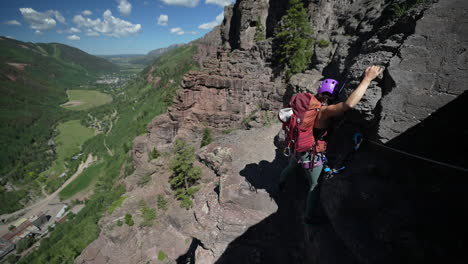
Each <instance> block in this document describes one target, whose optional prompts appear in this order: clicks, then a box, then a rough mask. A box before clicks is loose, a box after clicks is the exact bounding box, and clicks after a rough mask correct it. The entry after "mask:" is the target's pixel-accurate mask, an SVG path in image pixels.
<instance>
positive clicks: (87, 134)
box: [41, 120, 94, 180]
mask: <svg viewBox="0 0 468 264" xmlns="http://www.w3.org/2000/svg"><path fill="white" fill-rule="evenodd" d="M57 129H58V131H59V134H58V135H57V137H56V138H55V143H56V145H57V147H56V152H57V159H56V160H55V161H54V162H53V163H52V166H51V167H50V168H49V169H48V170H46V171H45V172H43V173H41V175H44V176H46V178H48V179H49V180H50V179H54V178H56V177H58V176H59V175H60V174H61V173H63V172H64V171H65V168H66V160H67V159H70V158H71V157H72V156H73V155H74V154H76V153H78V152H79V151H80V149H81V145H82V144H83V143H84V142H85V141H86V140H88V139H90V138H92V137H93V136H94V131H93V129H91V128H87V127H84V126H82V125H81V124H80V121H79V120H71V121H68V122H65V123H61V124H59V125H58V127H57Z"/></svg>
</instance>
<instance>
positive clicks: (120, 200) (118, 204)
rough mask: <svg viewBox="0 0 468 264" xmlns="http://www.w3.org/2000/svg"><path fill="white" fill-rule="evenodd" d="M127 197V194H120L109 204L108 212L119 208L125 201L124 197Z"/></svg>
mask: <svg viewBox="0 0 468 264" xmlns="http://www.w3.org/2000/svg"><path fill="white" fill-rule="evenodd" d="M127 198H128V197H127V196H122V197H120V198H119V199H118V200H116V201H114V202H113V203H112V204H111V206H110V207H109V210H108V211H109V213H111V214H112V213H113V212H114V211H115V209H117V208H119V207H121V206H122V204H123V202H124V201H125V199H127Z"/></svg>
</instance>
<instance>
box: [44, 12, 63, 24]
mask: <svg viewBox="0 0 468 264" xmlns="http://www.w3.org/2000/svg"><path fill="white" fill-rule="evenodd" d="M46 13H47V14H49V15H50V16H54V17H55V19H56V20H57V21H58V22H60V23H62V24H66V22H65V18H64V17H63V16H62V14H60V12H59V11H57V10H49V11H47V12H46Z"/></svg>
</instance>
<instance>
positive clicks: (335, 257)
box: [217, 150, 353, 263]
mask: <svg viewBox="0 0 468 264" xmlns="http://www.w3.org/2000/svg"><path fill="white" fill-rule="evenodd" d="M286 165H287V159H286V158H285V157H284V156H283V155H282V153H281V152H280V151H278V150H277V151H276V156H275V159H274V160H273V161H272V162H268V161H265V160H263V161H261V162H259V163H253V164H248V165H246V166H245V168H244V169H243V170H242V171H240V175H241V176H243V177H245V178H246V180H247V182H248V183H249V184H250V190H251V191H257V190H258V189H264V190H266V191H267V192H268V193H269V195H270V197H272V199H274V200H275V202H276V204H277V205H278V210H277V212H275V213H273V214H272V215H270V216H269V217H267V218H265V219H264V220H263V221H261V222H260V223H258V224H256V225H254V226H252V227H250V228H249V229H248V230H247V231H246V232H245V233H244V234H243V235H241V236H240V237H238V238H237V239H235V240H234V241H233V242H231V243H230V244H229V246H228V248H227V249H226V251H225V252H224V253H223V255H222V256H221V257H220V258H219V259H218V261H217V263H310V262H311V261H319V260H320V263H340V262H339V261H343V262H344V261H347V262H348V263H353V261H352V258H351V257H350V255H349V253H348V252H347V251H346V248H345V247H344V246H343V244H342V243H341V242H340V241H339V239H338V238H337V236H336V235H335V234H334V232H333V228H331V226H330V225H329V224H323V225H320V226H318V225H317V226H314V227H313V228H312V230H307V227H306V226H305V225H304V223H303V212H304V208H305V202H304V201H305V198H306V197H305V196H306V192H307V182H306V180H305V177H304V175H302V174H299V175H296V177H293V176H291V177H290V178H289V179H288V181H287V185H286V188H285V190H284V191H283V192H279V191H278V190H277V183H278V180H279V175H280V173H281V170H282V169H283V168H284V167H285V166H286ZM308 234H311V235H312V236H311V237H310V239H309V235H308ZM318 240H323V241H318ZM313 244H317V245H320V247H319V248H320V250H321V253H320V254H317V253H318V252H314V251H315V250H314V249H313V247H312V245H313ZM337 252H340V253H339V254H336V253H337ZM327 259H329V260H330V261H328V260H327ZM350 260H351V261H350ZM337 261H338V262H337ZM317 263H318V262H317Z"/></svg>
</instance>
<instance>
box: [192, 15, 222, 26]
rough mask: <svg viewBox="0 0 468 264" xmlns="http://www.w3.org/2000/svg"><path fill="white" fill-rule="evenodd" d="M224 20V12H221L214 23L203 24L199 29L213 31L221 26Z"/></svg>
mask: <svg viewBox="0 0 468 264" xmlns="http://www.w3.org/2000/svg"><path fill="white" fill-rule="evenodd" d="M223 19H224V12H221V14H219V15H218V16H217V17H216V19H215V20H214V21H211V22H208V23H205V24H201V25H199V26H198V28H199V29H212V28H214V27H216V26H217V25H220V24H221V23H222V22H223Z"/></svg>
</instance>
